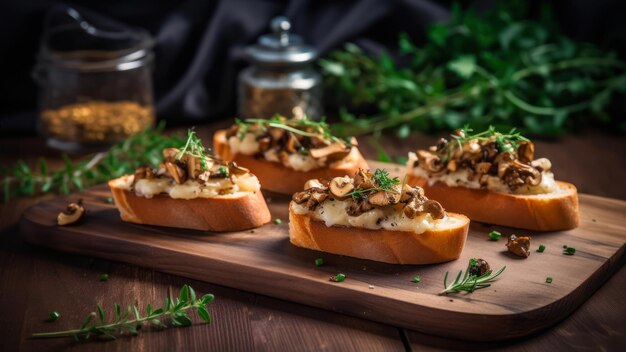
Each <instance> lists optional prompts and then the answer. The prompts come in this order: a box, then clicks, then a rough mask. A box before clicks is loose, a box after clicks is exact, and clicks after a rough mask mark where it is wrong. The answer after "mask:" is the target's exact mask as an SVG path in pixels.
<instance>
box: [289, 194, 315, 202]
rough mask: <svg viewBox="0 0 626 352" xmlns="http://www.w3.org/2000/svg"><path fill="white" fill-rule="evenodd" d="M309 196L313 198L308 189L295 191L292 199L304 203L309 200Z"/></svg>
mask: <svg viewBox="0 0 626 352" xmlns="http://www.w3.org/2000/svg"><path fill="white" fill-rule="evenodd" d="M309 198H311V193H310V192H306V191H302V192H298V193H294V195H293V196H292V197H291V199H292V200H293V201H294V202H296V204H302V203H304V202H306V201H307V200H309Z"/></svg>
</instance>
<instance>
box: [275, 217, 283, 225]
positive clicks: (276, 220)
mask: <svg viewBox="0 0 626 352" xmlns="http://www.w3.org/2000/svg"><path fill="white" fill-rule="evenodd" d="M282 223H283V221H282V220H281V219H280V218H276V219H274V224H276V225H280V224H282Z"/></svg>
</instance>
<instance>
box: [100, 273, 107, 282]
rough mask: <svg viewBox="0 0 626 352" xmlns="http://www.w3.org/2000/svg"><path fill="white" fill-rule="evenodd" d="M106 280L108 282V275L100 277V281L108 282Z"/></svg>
mask: <svg viewBox="0 0 626 352" xmlns="http://www.w3.org/2000/svg"><path fill="white" fill-rule="evenodd" d="M108 280H109V274H101V275H100V281H108Z"/></svg>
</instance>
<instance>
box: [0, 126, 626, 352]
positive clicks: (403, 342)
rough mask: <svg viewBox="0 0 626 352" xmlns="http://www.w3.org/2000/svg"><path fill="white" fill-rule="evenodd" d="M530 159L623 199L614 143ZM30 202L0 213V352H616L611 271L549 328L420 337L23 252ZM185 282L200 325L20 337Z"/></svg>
mask: <svg viewBox="0 0 626 352" xmlns="http://www.w3.org/2000/svg"><path fill="white" fill-rule="evenodd" d="M220 125H221V126H223V124H222V123H219V124H216V125H211V126H202V127H200V126H199V127H198V128H197V130H198V131H199V132H200V135H201V137H203V138H205V140H207V141H208V140H210V139H208V137H209V136H210V134H211V130H212V129H214V128H215V127H216V126H220ZM434 140H435V137H431V136H424V135H413V136H411V137H410V138H408V139H405V140H398V139H397V138H395V137H393V136H384V137H382V138H381V139H380V140H379V142H380V144H381V145H382V146H383V147H384V149H385V150H386V152H387V153H388V154H390V155H391V156H401V155H405V154H406V152H407V151H408V150H409V149H414V148H417V147H425V146H427V145H429V144H430V143H432V142H433V141H434ZM360 141H361V149H362V150H363V151H364V153H365V154H366V156H369V157H370V158H375V155H377V151H376V149H375V148H374V147H373V145H374V144H375V143H373V142H372V141H370V140H368V138H362V139H361V140H360ZM536 149H537V154H538V155H539V156H546V157H548V158H550V159H551V160H552V161H553V164H554V169H555V170H557V178H560V179H565V180H568V181H570V182H572V183H574V184H576V185H577V186H578V188H579V191H580V192H583V193H591V194H596V195H601V196H605V197H612V198H619V199H626V181H625V180H626V138H624V137H619V136H607V135H604V134H600V133H596V132H587V133H585V134H582V135H573V136H568V137H565V138H563V139H562V140H559V141H555V142H538V143H537V148H536ZM42 154H43V155H45V156H47V157H48V158H51V159H52V160H56V161H57V162H58V161H59V160H60V158H59V153H57V152H54V151H50V150H47V149H45V148H44V145H43V142H42V141H41V140H39V139H36V138H26V139H4V140H1V141H0V165H3V166H9V165H11V164H12V163H13V162H15V161H16V160H17V159H18V158H22V159H24V160H26V161H27V162H29V163H34V162H36V160H37V157H39V156H40V155H42ZM41 199H43V198H41V197H39V198H22V199H18V200H14V201H12V202H10V203H9V204H6V205H3V206H2V208H0V229H1V230H2V232H0V236H2V241H1V242H0V351H15V350H37V351H39V350H84V351H99V350H103V351H104V350H119V351H128V350H133V351H139V350H142V351H143V350H148V351H155V350H157V351H160V350H163V351H172V350H216V351H227V350H228V351H231V350H235V351H240V350H244V351H245V350H269V351H289V350H294V351H309V350H315V351H317V350H330V351H370V350H376V351H386V350H390V351H401V350H419V351H431V350H432V351H441V350H485V349H488V348H489V349H497V350H498V349H506V350H519V351H540V350H542V351H543V350H546V351H547V350H570V349H576V350H589V351H596V350H622V349H621V348H623V345H624V343H626V318H624V317H625V316H626V300H624V296H623V291H624V290H625V289H626V268H624V266H623V263H622V267H621V269H620V270H618V272H617V273H616V274H615V275H614V276H613V277H612V278H611V279H609V280H608V281H607V282H606V283H605V284H604V285H603V286H602V287H601V288H600V289H599V290H598V291H597V292H596V293H595V294H594V295H593V296H592V297H591V298H590V299H589V300H588V301H587V302H586V303H585V304H583V305H582V306H581V307H580V308H579V309H577V310H576V311H575V312H574V313H573V314H572V315H571V316H569V317H567V318H566V319H564V320H563V321H562V322H560V323H559V324H557V325H556V326H554V327H552V328H551V329H549V330H547V331H545V332H543V333H540V334H537V335H534V336H530V337H527V338H524V339H521V340H517V341H507V342H501V343H495V344H483V343H475V342H465V341H458V340H452V339H447V338H442V337H436V336H429V335H426V334H422V333H419V332H415V331H407V330H405V329H401V328H398V327H395V326H390V325H384V324H379V323H375V322H372V321H368V320H364V319H359V318H354V317H349V316H345V315H342V314H337V313H333V312H329V311H325V310H321V309H317V308H312V307H307V306H303V305H299V304H294V303H290V302H286V301H282V300H278V299H274V298H271V297H266V296H261V295H257V294H253V293H249V292H244V291H239V290H234V289H231V288H227V287H222V286H217V285H213V284H210V283H204V282H199V281H194V280H189V279H186V278H181V277H177V276H172V275H166V274H163V273H159V272H156V271H154V270H150V269H146V268H138V267H133V266H129V265H125V264H120V263H116V262H109V261H104V260H99V259H93V258H87V257H82V256H75V255H68V254H64V253H59V252H54V251H51V250H48V249H45V248H37V247H34V246H30V245H27V244H25V243H23V242H22V240H21V238H20V234H19V231H18V229H17V227H16V226H15V223H16V221H17V219H18V218H19V214H20V213H21V212H22V211H23V209H24V208H25V207H27V206H29V205H31V204H34V203H35V202H37V201H40V200H41ZM624 216H626V214H625V215H624ZM101 273H108V274H109V277H110V278H109V280H108V281H105V282H100V281H99V276H100V274H101ZM242 280H245V277H244V278H242ZM185 283H187V284H190V285H191V286H192V287H194V289H196V291H198V292H200V293H213V294H215V296H216V300H215V301H214V303H212V304H211V305H210V312H211V313H212V315H213V318H214V322H213V323H212V324H211V325H204V324H196V325H193V326H192V327H188V328H178V329H166V330H164V331H156V330H154V329H147V330H145V331H143V332H141V333H140V334H139V336H136V337H132V338H131V337H122V338H120V339H118V340H117V341H115V342H89V343H77V342H74V341H73V340H72V339H71V338H67V339H48V340H33V339H29V336H30V334H32V333H33V332H39V331H51V330H60V329H66V328H67V329H70V328H76V327H78V326H79V325H80V324H81V323H82V321H83V319H84V318H85V316H86V315H88V314H89V313H90V312H91V311H93V310H94V309H95V304H96V303H104V304H112V303H113V302H119V303H121V304H123V305H126V304H133V303H134V304H138V305H139V306H145V305H147V304H148V303H154V304H161V303H162V301H163V298H164V297H165V296H166V295H167V294H168V292H169V291H170V290H174V291H177V290H178V288H179V287H180V286H182V285H183V284H185ZM509 294H515V293H509ZM53 310H56V311H58V312H60V313H61V318H59V319H58V320H57V321H56V322H54V323H49V322H46V321H45V320H46V318H47V316H48V314H49V313H50V312H51V311H53ZM493 333H494V334H498V331H493Z"/></svg>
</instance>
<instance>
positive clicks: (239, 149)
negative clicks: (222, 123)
mask: <svg viewBox="0 0 626 352" xmlns="http://www.w3.org/2000/svg"><path fill="white" fill-rule="evenodd" d="M228 145H229V147H230V149H231V151H232V152H233V154H237V153H241V154H245V155H256V154H258V153H259V150H260V146H259V143H258V142H257V140H256V136H255V135H254V134H253V133H246V134H245V135H244V136H243V138H242V139H239V138H238V137H237V136H232V137H230V138H229V139H228ZM357 153H358V151H357V149H356V148H352V150H351V151H350V154H348V155H347V156H346V157H345V158H343V159H341V160H338V161H335V162H333V163H331V164H330V165H328V167H330V168H336V167H341V166H343V165H346V164H351V163H354V162H355V161H356V160H357V158H358V154H357ZM263 158H265V160H267V161H271V162H276V163H282V164H283V165H285V166H287V167H289V168H291V169H294V170H296V171H303V172H307V171H310V170H313V169H319V168H323V167H326V166H327V165H326V160H325V158H320V159H314V158H313V157H311V156H310V155H308V154H306V155H304V154H300V153H293V154H289V157H288V158H287V159H286V160H282V161H281V160H280V158H279V157H278V153H277V152H276V150H275V149H269V150H267V151H265V152H264V153H263Z"/></svg>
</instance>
